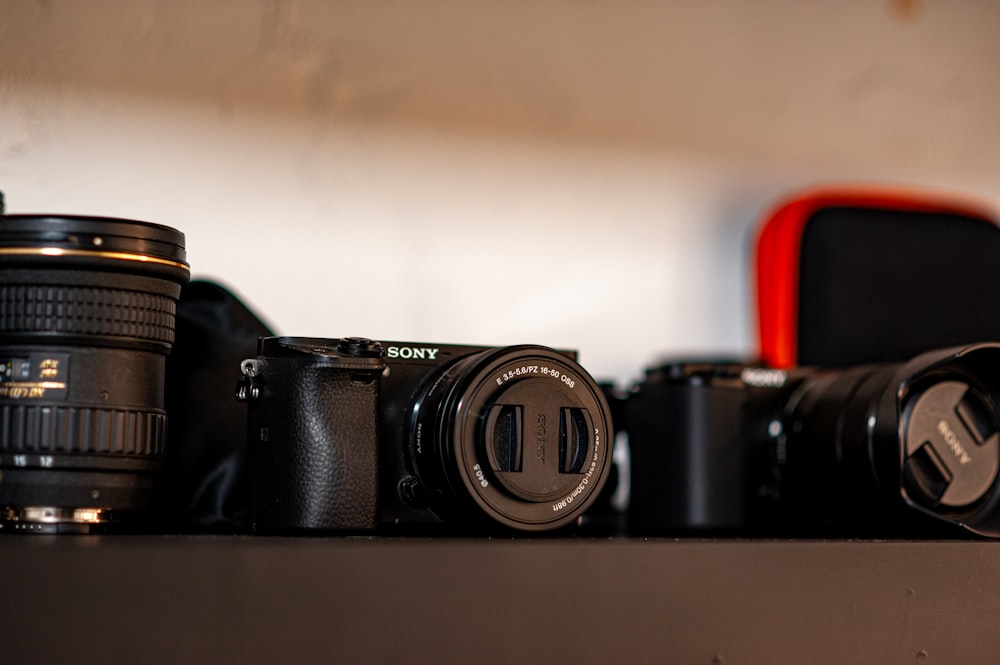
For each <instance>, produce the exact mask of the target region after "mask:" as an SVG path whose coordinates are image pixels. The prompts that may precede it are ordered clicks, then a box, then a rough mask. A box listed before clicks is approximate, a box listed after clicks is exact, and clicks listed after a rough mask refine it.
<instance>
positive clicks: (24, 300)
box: [0, 215, 189, 532]
mask: <svg viewBox="0 0 1000 665" xmlns="http://www.w3.org/2000/svg"><path fill="white" fill-rule="evenodd" d="M0 260H2V263H0V511H2V513H0V530H4V531H29V532H63V531H81V532H86V531H89V530H91V529H92V528H94V527H96V526H100V525H106V524H108V523H110V522H118V521H121V520H127V519H128V518H129V517H130V516H135V515H137V514H138V513H140V512H141V511H142V510H144V509H146V508H147V507H148V503H149V500H150V495H151V492H152V485H153V479H154V476H155V474H156V472H157V471H158V470H159V468H160V467H161V465H162V459H163V455H164V454H165V445H166V426H167V423H166V420H167V418H166V413H165V411H164V408H163V407H164V368H165V362H166V357H167V354H168V353H169V351H170V348H171V346H172V344H173V341H174V324H175V321H174V318H175V312H176V305H177V300H178V298H179V296H180V290H181V287H182V286H183V285H184V284H185V283H186V282H187V281H188V278H189V269H188V265H187V263H186V254H185V249H184V235H183V234H182V233H180V232H179V231H177V230H175V229H172V228H169V227H166V226H160V225H157V224H149V223H146V222H137V221H130V220H121V219H106V218H97V217H79V216H46V215H5V216H3V217H0Z"/></svg>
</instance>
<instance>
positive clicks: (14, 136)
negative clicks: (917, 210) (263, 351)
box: [0, 0, 1000, 378]
mask: <svg viewBox="0 0 1000 665" xmlns="http://www.w3.org/2000/svg"><path fill="white" fill-rule="evenodd" d="M998 174H1000V3H997V2H994V1H992V0H980V1H976V0H841V1H840V2H820V1H819V0H798V1H791V0H748V1H746V2H732V1H731V2H726V1H724V0H699V1H697V2H695V1H692V2H672V3H668V2H654V1H643V0H615V1H614V2H612V1H609V0H606V1H602V2H589V1H580V0H573V1H570V0H566V1H555V0H553V1H544V0H542V1H537V2H522V1H520V0H509V1H507V2H493V1H490V0H426V1H421V2H404V1H402V0H399V1H395V2H393V1H385V2H377V1H367V2H365V1H361V0H358V1H350V2H328V1H322V0H257V1H253V0H218V1H215V2H196V1H195V0H120V1H115V0H90V1H88V2H78V1H76V0H38V1H30V0H0V189H2V190H3V191H4V192H5V193H6V195H7V202H8V210H9V211H10V212H63V213H79V214H98V215H110V216H122V217H130V218H135V219H142V220H147V221H153V222H158V223H163V224H169V225H171V226H175V227H177V228H179V229H180V230H182V231H184V233H185V234H186V236H187V242H188V250H189V259H190V262H191V265H192V269H193V272H194V274H195V275H196V276H198V277H207V278H216V279H221V280H223V281H224V282H226V283H228V284H229V285H230V286H232V287H234V288H235V289H236V290H237V291H238V292H239V293H241V294H242V295H243V296H244V297H245V298H246V300H247V301H249V302H250V303H251V304H252V305H253V306H254V307H255V308H256V309H257V310H258V311H259V312H261V313H262V314H264V315H265V316H266V317H267V318H268V319H269V320H270V321H271V322H272V323H273V324H274V325H275V327H276V328H277V329H278V330H279V331H280V332H282V333H285V334H301V335H317V336H326V337H338V336H344V335H362V336H368V337H376V338H383V339H403V340H415V341H434V342H467V343H487V344H511V343H518V342H533V343H540V344H547V345H552V346H563V347H574V348H578V349H580V351H581V359H582V361H583V363H584V365H585V366H587V367H588V369H590V370H591V372H592V373H594V374H595V375H598V376H600V377H606V378H611V377H617V378H627V377H630V376H633V375H636V374H638V372H639V371H640V370H641V368H642V367H643V365H645V364H646V363H648V362H649V361H650V360H652V359H653V358H654V357H656V356H660V355H663V354H670V353H679V354H693V353H718V352H728V353H750V352H752V349H753V347H754V344H755V339H754V333H753V327H752V325H751V321H752V316H753V306H752V303H751V302H750V301H749V298H748V296H749V272H748V251H749V244H748V241H749V238H750V237H752V230H753V227H754V225H755V224H756V223H757V221H758V220H759V219H760V218H761V216H762V215H763V214H764V212H765V211H766V209H767V208H768V207H769V206H770V205H772V204H773V203H774V202H775V200H776V199H777V198H778V197H781V196H783V195H785V194H787V193H789V192H794V191H796V190H798V189H801V188H803V187H808V186H812V185H815V184H822V183H827V182H831V181H837V182H840V181H850V182H870V183H887V184H905V185H915V186H921V187H931V188H934V189H940V190H945V191H953V192H956V193H960V194H963V195H972V196H976V197H979V198H981V199H983V200H984V201H985V202H986V203H987V204H990V205H991V206H992V205H993V204H995V202H996V201H998V200H1000V181H998Z"/></svg>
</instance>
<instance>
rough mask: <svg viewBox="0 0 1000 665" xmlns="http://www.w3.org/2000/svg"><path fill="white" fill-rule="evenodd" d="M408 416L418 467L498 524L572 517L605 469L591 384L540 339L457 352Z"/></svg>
mask: <svg viewBox="0 0 1000 665" xmlns="http://www.w3.org/2000/svg"><path fill="white" fill-rule="evenodd" d="M415 416H416V417H415V424H414V425H415V426H414V427H413V437H414V440H413V442H412V446H413V451H414V460H415V462H416V465H417V467H418V471H419V472H420V475H421V476H422V477H424V478H425V479H426V480H429V481H430V482H431V484H432V485H436V486H445V485H447V486H450V487H451V491H452V494H453V496H454V497H456V498H462V499H466V500H468V499H471V501H472V503H473V504H474V505H475V506H476V507H477V508H478V511H479V512H481V514H484V515H486V516H488V517H490V518H492V519H493V520H494V521H496V522H498V523H500V524H502V525H505V526H507V527H511V528H515V529H519V530H523V531H543V530H549V529H556V528H558V527H561V526H564V525H567V524H571V523H573V522H575V521H576V520H577V519H578V518H579V517H580V515H581V514H582V513H583V512H584V511H585V510H586V509H587V508H588V507H589V506H590V505H591V504H592V503H593V502H594V500H595V499H596V498H597V495H598V494H599V493H600V491H601V488H602V487H603V485H604V483H605V481H606V480H607V478H608V475H609V473H610V470H611V441H610V436H611V432H612V431H613V429H612V427H613V426H612V424H611V416H610V409H609V408H608V405H607V401H606V400H605V398H604V395H603V393H602V391H601V389H600V387H599V386H598V385H597V384H596V383H595V382H594V380H593V379H592V378H591V377H590V375H589V374H587V373H586V372H585V371H583V370H582V368H580V367H579V365H577V364H576V363H575V362H574V361H571V360H570V359H569V358H567V357H566V356H564V355H563V354H561V353H558V352H556V351H553V350H551V349H547V348H545V347H539V346H530V345H525V346H516V347H505V348H498V349H491V350H488V351H484V352H481V353H478V354H474V355H472V356H469V357H467V358H463V359H462V360H460V361H458V362H457V363H456V364H454V365H452V366H451V367H449V368H447V369H446V370H445V371H444V372H443V373H442V374H441V375H439V376H438V377H437V380H436V381H435V383H434V384H433V385H432V386H431V388H430V390H429V391H428V392H427V394H426V395H425V396H424V398H423V399H422V400H421V402H420V403H419V405H418V408H417V409H416V412H415ZM428 441H430V442H431V443H430V445H427V442H428ZM435 478H436V480H435Z"/></svg>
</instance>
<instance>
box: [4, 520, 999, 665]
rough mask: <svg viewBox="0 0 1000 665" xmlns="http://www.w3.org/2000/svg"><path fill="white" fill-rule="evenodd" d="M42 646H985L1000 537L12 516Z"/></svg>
mask: <svg viewBox="0 0 1000 665" xmlns="http://www.w3.org/2000/svg"><path fill="white" fill-rule="evenodd" d="M0 565H2V568H3V572H4V575H3V582H2V583H0V593H2V598H3V600H2V603H3V604H2V607H3V610H2V617H0V652H2V658H0V660H2V662H4V663H5V664H8V665H10V664H13V663H27V662H33V663H36V662H60V661H61V662H67V661H73V662H122V663H124V662H163V663H190V662H218V663H224V662H240V663H276V662H340V663H362V662H378V663H424V662H435V663H447V662H455V663H601V662H604V663H645V662H648V663H703V664H706V665H709V664H716V665H721V664H731V663H813V664H816V663H838V664H842V663H852V664H859V663H879V664H884V663H985V662H995V661H996V660H997V654H998V653H1000V631H998V629H997V624H998V621H1000V543H991V542H937V541H922V542H898V541H891V542H881V541H863V542H857V541H835V542H830V541H822V542H820V541H742V540H666V539H664V540H644V539H621V540H603V539H561V540H556V539H541V540H503V539H495V540H494V539H482V540H466V539H434V540H431V539H378V538H265V537H227V536H99V537H94V536H5V537H2V538H0Z"/></svg>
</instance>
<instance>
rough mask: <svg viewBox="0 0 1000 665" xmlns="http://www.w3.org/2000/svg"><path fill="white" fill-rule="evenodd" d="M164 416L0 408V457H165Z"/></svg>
mask: <svg viewBox="0 0 1000 665" xmlns="http://www.w3.org/2000/svg"><path fill="white" fill-rule="evenodd" d="M166 433H167V416H166V414H165V413H162V412H156V411H138V410H123V409H94V408H86V407H74V406H41V405H39V406H32V405H24V404H4V405H2V406H0V452H3V453H11V454H19V453H87V454H95V455H143V456H158V455H164V454H166V444H167V436H166Z"/></svg>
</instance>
